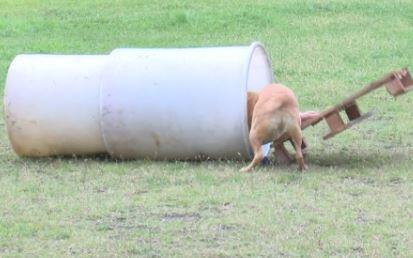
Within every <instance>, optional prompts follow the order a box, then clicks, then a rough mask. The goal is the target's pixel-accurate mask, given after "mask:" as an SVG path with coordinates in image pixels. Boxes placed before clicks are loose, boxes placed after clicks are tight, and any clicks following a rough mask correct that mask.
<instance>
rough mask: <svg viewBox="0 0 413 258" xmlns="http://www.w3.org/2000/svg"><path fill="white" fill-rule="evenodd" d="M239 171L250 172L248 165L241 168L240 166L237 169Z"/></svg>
mask: <svg viewBox="0 0 413 258" xmlns="http://www.w3.org/2000/svg"><path fill="white" fill-rule="evenodd" d="M239 172H242V173H248V172H251V168H249V167H243V168H241V169H240V170H239Z"/></svg>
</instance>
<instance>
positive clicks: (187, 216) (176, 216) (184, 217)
mask: <svg viewBox="0 0 413 258" xmlns="http://www.w3.org/2000/svg"><path fill="white" fill-rule="evenodd" d="M200 219H201V215H200V214H199V213H171V214H165V215H163V216H162V217H161V220H162V221H171V220H181V221H197V220H200Z"/></svg>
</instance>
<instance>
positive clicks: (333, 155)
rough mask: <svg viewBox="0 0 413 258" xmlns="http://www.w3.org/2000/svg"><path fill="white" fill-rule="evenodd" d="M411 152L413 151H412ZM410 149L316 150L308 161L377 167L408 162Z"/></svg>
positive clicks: (355, 166) (320, 164)
mask: <svg viewBox="0 0 413 258" xmlns="http://www.w3.org/2000/svg"><path fill="white" fill-rule="evenodd" d="M410 152H411V151H410ZM410 152H409V151H403V149H400V150H393V151H388V150H387V151H381V150H346V151H337V152H327V153H326V152H324V153H323V152H322V151H321V152H316V153H310V154H309V155H308V156H307V158H306V159H307V160H308V162H309V163H310V165H311V164H313V165H317V166H320V167H341V168H357V167H364V168H366V167H367V168H375V167H381V166H384V165H388V164H391V163H393V164H396V163H401V162H407V161H409V160H410V155H411V153H410Z"/></svg>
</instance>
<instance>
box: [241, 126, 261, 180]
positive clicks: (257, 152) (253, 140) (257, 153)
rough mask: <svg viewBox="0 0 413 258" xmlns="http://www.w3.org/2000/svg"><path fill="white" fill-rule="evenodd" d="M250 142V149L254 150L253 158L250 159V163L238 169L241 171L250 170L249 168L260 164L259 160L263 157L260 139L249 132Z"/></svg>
mask: <svg viewBox="0 0 413 258" xmlns="http://www.w3.org/2000/svg"><path fill="white" fill-rule="evenodd" d="M250 144H251V147H252V150H253V151H254V158H253V159H252V161H251V163H250V164H249V165H248V166H246V167H243V168H242V169H241V170H240V171H241V172H250V171H251V169H253V168H254V167H255V166H256V165H258V164H261V161H262V160H263V158H264V154H263V153H262V150H261V145H262V143H261V141H260V140H258V139H257V137H255V135H254V134H250Z"/></svg>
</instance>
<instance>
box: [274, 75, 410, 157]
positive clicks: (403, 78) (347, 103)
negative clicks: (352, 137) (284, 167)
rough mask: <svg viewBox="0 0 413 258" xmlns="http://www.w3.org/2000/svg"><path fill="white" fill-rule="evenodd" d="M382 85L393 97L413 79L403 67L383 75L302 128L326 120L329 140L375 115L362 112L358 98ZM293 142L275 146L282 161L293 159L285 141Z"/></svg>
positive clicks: (405, 90)
mask: <svg viewBox="0 0 413 258" xmlns="http://www.w3.org/2000/svg"><path fill="white" fill-rule="evenodd" d="M382 86H385V88H386V90H387V92H388V93H389V94H390V95H392V96H393V97H397V96H399V95H402V94H404V93H406V92H408V91H411V90H413V80H412V77H411V75H410V73H409V71H408V70H407V68H403V69H401V70H399V71H395V72H392V73H389V74H387V75H385V76H383V77H382V78H381V79H379V80H376V81H373V82H371V83H370V84H368V85H366V86H364V87H363V88H362V89H361V90H360V91H358V92H356V93H355V94H353V95H351V96H349V97H347V98H345V99H344V100H343V101H341V102H340V103H338V104H337V105H335V106H333V107H331V108H328V109H326V110H325V111H323V112H320V114H319V116H317V117H316V118H314V119H312V120H308V121H306V122H305V123H303V124H302V125H301V129H302V130H304V129H305V128H307V127H309V126H310V125H311V126H314V125H316V124H318V123H319V122H321V121H322V120H324V121H325V122H326V123H327V125H328V127H329V129H330V131H329V132H328V133H327V134H326V135H324V137H323V139H324V140H327V139H330V138H331V137H333V136H335V135H337V134H338V133H341V132H343V131H344V130H346V129H348V128H350V127H352V126H353V125H355V124H357V123H360V122H362V121H363V120H365V119H366V118H369V117H371V116H372V115H373V111H370V112H367V113H362V112H361V110H360V108H359V106H358V104H357V99H358V98H360V97H362V96H364V95H366V94H368V93H370V92H372V91H373V90H376V89H378V88H380V87H382ZM342 115H346V116H347V118H348V119H343V118H342ZM288 141H289V142H291V144H293V143H292V141H291V139H290V138H285V139H280V140H279V142H280V144H279V145H278V146H274V147H275V154H276V156H277V159H278V161H279V162H280V163H287V162H290V161H291V157H290V155H289V153H288V151H287V149H286V148H285V146H284V144H285V142H288ZM302 148H303V152H304V153H305V149H306V148H307V144H306V142H305V141H304V139H303V144H302Z"/></svg>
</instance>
